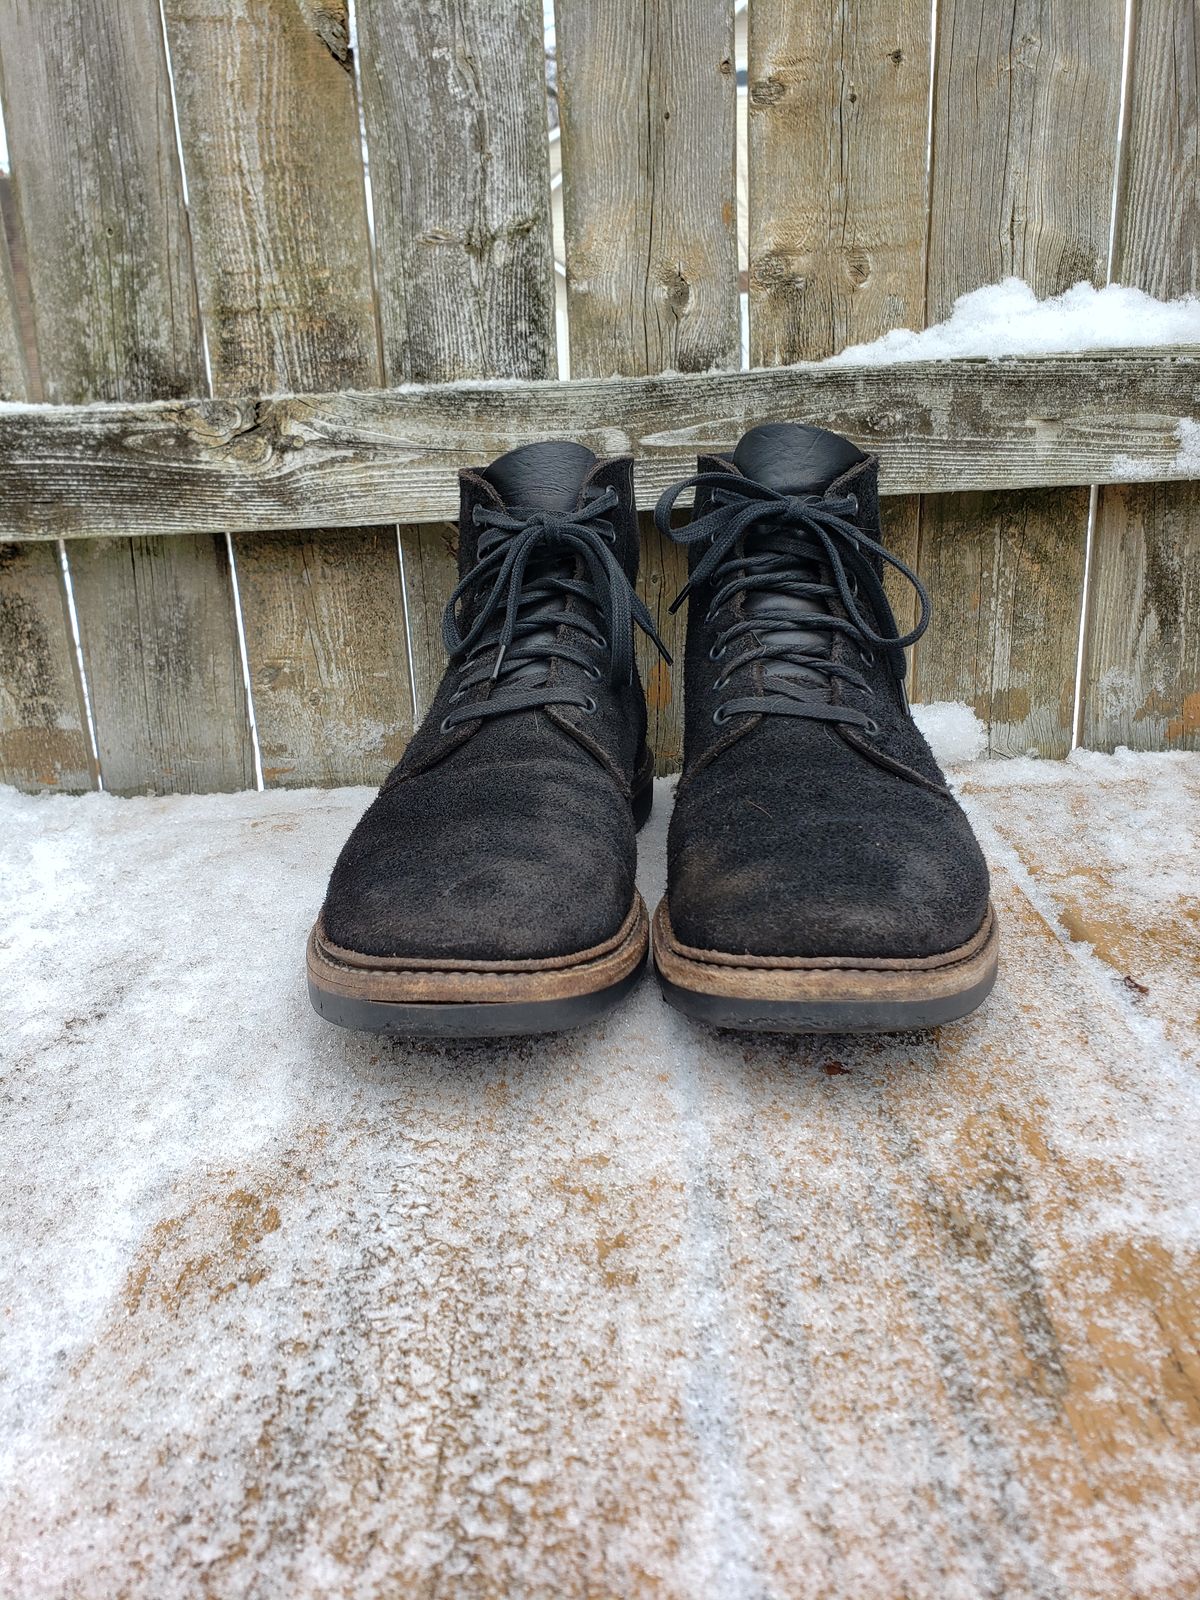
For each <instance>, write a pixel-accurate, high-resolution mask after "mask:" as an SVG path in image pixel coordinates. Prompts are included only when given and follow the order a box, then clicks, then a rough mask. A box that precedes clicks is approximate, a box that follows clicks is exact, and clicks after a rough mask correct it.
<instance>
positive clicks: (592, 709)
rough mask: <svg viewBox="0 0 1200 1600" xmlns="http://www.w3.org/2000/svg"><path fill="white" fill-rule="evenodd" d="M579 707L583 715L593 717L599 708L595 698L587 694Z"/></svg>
mask: <svg viewBox="0 0 1200 1600" xmlns="http://www.w3.org/2000/svg"><path fill="white" fill-rule="evenodd" d="M579 709H580V710H581V711H582V712H583V714H584V716H585V717H594V716H595V714H596V712H597V710H598V709H599V708H598V707H597V705H596V702H595V700H593V698H592V696H591V695H590V694H589V695H588V696H587V698H586V699H585V700H584V702H583V704H582V705H581V706H580V708H579Z"/></svg>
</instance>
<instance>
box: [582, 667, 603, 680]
mask: <svg viewBox="0 0 1200 1600" xmlns="http://www.w3.org/2000/svg"><path fill="white" fill-rule="evenodd" d="M583 675H584V677H585V678H590V679H591V681H592V682H593V683H599V682H600V668H599V667H597V666H595V665H594V664H592V663H590V662H589V664H588V665H587V666H585V667H584V669H583Z"/></svg>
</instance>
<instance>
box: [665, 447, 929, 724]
mask: <svg viewBox="0 0 1200 1600" xmlns="http://www.w3.org/2000/svg"><path fill="white" fill-rule="evenodd" d="M693 485H695V486H696V487H697V488H703V489H707V490H709V492H710V501H709V504H708V506H707V507H706V509H705V510H704V511H703V512H702V514H701V515H700V516H699V517H697V518H695V519H694V520H693V521H692V522H690V523H688V524H687V525H686V526H684V527H682V528H672V527H671V526H670V515H671V508H672V507H673V505H674V504H675V501H676V500H677V499H678V497H679V495H680V494H681V493H682V492H683V491H684V489H687V488H689V487H691V486H693ZM857 511H858V502H857V500H856V499H855V498H854V496H853V495H840V496H839V495H818V494H802V495H787V494H780V493H778V491H776V490H774V489H768V488H767V487H766V486H765V485H764V484H760V483H755V482H754V481H753V480H752V479H748V478H742V477H740V476H738V475H737V474H736V473H726V472H702V473H699V474H697V475H696V476H695V477H692V478H685V479H684V480H683V481H682V482H681V483H676V484H673V485H672V486H671V488H670V489H668V490H667V492H666V493H665V494H664V495H663V496H662V498H661V499H660V500H659V502H658V506H657V508H656V509H655V513H654V520H655V523H656V525H657V526H658V529H659V531H660V532H661V533H663V534H666V535H667V536H668V537H669V538H672V539H674V540H675V541H676V542H677V543H678V544H683V545H694V544H703V543H706V542H707V543H708V545H709V548H708V549H707V550H706V551H705V552H704V554H703V555H702V556H701V557H700V559H699V561H697V563H696V565H695V567H694V568H693V569H692V572H691V575H690V577H689V578H688V581H687V583H686V584H684V586H683V588H682V589H681V590H680V592H679V594H678V595H677V596H676V599H675V602H674V605H673V606H672V607H671V609H672V610H675V609H676V607H678V606H680V605H682V604H683V602H684V600H685V599H686V598H687V596H688V595H689V593H691V591H692V590H693V589H698V588H699V587H700V586H701V585H703V584H705V583H711V584H712V586H713V593H712V597H711V600H710V603H709V609H708V615H707V617H706V621H709V622H713V623H715V622H716V621H717V618H718V616H719V613H720V612H721V611H722V610H724V609H725V608H726V607H731V606H732V605H733V602H734V601H735V600H737V599H738V598H739V597H740V596H745V595H758V596H761V597H762V598H761V600H760V601H759V602H758V603H757V604H756V606H755V609H754V611H753V613H752V614H749V615H747V614H746V613H745V611H744V608H743V613H742V615H741V616H740V617H738V616H736V614H735V613H733V612H732V611H731V616H732V617H733V620H731V621H730V623H729V625H728V626H727V627H725V628H723V629H722V630H721V631H720V632H719V633H718V635H717V637H716V639H715V640H714V642H713V645H712V647H711V649H710V651H709V654H710V657H711V659H712V660H714V661H727V665H726V666H725V667H724V668H723V670H722V672H721V674H720V676H719V677H718V679H717V681H716V685H715V687H716V688H717V689H718V690H721V689H724V688H726V687H728V686H729V684H730V681H731V679H732V678H733V676H734V674H735V673H738V672H740V671H741V670H742V669H743V668H744V667H749V666H752V665H754V664H755V663H756V662H761V663H763V670H762V672H761V675H760V677H759V690H760V692H758V693H743V694H736V695H734V696H733V697H732V698H729V699H726V700H724V701H722V702H721V703H720V705H719V706H718V707H717V710H716V711H715V712H714V714H713V721H714V722H716V723H718V724H721V723H724V722H727V721H728V720H729V718H730V717H734V716H738V715H741V714H745V713H753V714H759V715H762V714H766V715H774V716H785V717H807V718H809V719H811V720H813V721H817V722H836V723H842V724H846V725H848V726H852V727H859V728H862V729H863V730H864V731H865V732H867V733H868V734H872V733H877V732H878V731H879V727H878V724H877V723H876V722H875V720H874V718H872V717H870V716H868V715H867V713H866V712H864V711H859V710H857V709H855V708H854V707H852V706H846V705H832V704H830V700H829V695H830V693H831V691H832V689H833V686H834V684H835V683H836V682H838V681H839V680H840V681H841V682H843V683H846V684H849V685H851V686H852V687H854V688H857V689H861V690H863V691H864V692H866V693H867V694H870V693H872V689H871V686H870V684H869V683H868V682H867V680H866V678H865V677H864V676H863V675H862V673H860V672H857V671H856V670H855V669H854V668H853V667H851V666H848V665H846V664H845V663H843V662H839V661H834V660H832V659H831V652H832V647H833V637H834V635H835V634H839V633H840V634H843V635H845V636H846V637H848V638H850V639H852V640H854V641H855V643H856V644H857V646H858V652H859V657H860V659H861V661H862V663H863V665H867V666H869V665H870V664H871V663H872V662H873V661H874V659H875V656H874V652H875V650H876V649H879V650H880V651H882V652H883V654H884V656H885V658H886V659H887V661H888V664H889V666H890V667H891V670H892V671H893V673H894V674H895V675H896V677H897V679H900V678H903V676H904V647H905V645H909V644H914V643H915V642H916V640H918V639H919V638H920V637H921V635H922V634H923V633H924V632H925V629H926V628H927V627H928V625H929V609H930V608H929V596H928V594H927V593H926V591H925V587H924V585H923V584H922V582H921V580H920V579H919V578H918V577H917V575H916V573H915V572H913V571H912V569H911V568H910V567H908V566H906V564H905V563H904V562H903V561H901V560H900V558H899V557H898V556H896V555H893V554H892V552H891V551H890V550H887V549H886V548H885V547H884V546H883V545H882V544H880V543H878V542H877V541H876V540H874V539H872V538H870V536H869V535H867V534H865V533H864V532H863V531H862V529H861V528H859V527H858V526H857V524H856V523H855V522H854V521H853V520H852V519H853V517H854V516H855V514H856V513H857ZM872 558H874V559H876V560H879V561H882V562H886V563H887V564H888V565H889V566H891V567H894V568H895V569H896V571H897V572H900V573H903V575H904V577H906V578H907V579H908V581H909V582H910V583H911V584H912V586H913V588H914V589H915V590H916V592H917V597H918V599H919V601H920V607H921V614H920V618H919V620H918V622H917V625H916V627H915V628H913V629H912V631H911V632H910V633H906V634H900V633H899V632H898V631H897V626H896V619H895V617H894V616H893V614H892V608H891V606H890V605H889V604H888V599H887V596H886V594H885V593H884V589H883V584H882V583H881V582H880V580H879V578H878V577H877V576H876V573H875V569H874V566H873V565H872ZM860 594H861V595H862V597H863V598H864V600H865V601H866V605H867V609H864V607H863V606H862V605H860V604H859V596H860ZM775 596H781V597H782V596H786V597H789V598H792V599H800V600H805V601H809V602H813V603H814V609H813V610H811V611H808V610H806V611H805V612H804V614H803V615H800V616H797V615H796V613H795V612H794V611H785V610H784V609H783V608H776V609H774V610H773V609H772V607H771V599H772V598H773V597H775ZM838 604H840V607H841V611H842V613H844V615H839V614H838V612H837V611H836V610H835V609H834V607H835V605H838ZM877 625H878V626H877ZM814 633H817V634H827V635H828V636H829V643H828V646H827V647H826V648H825V649H822V647H821V644H820V643H819V642H818V643H816V644H814V642H813V640H812V635H813V634H814ZM806 635H807V636H808V637H807V638H806V637H805V636H806ZM764 636H767V637H765V638H764ZM739 640H742V641H744V644H743V647H742V648H740V649H736V650H735V646H737V643H738V641H739ZM731 651H734V653H733V654H732V655H731V654H730V652H731ZM785 664H786V665H787V666H789V667H791V668H793V669H794V668H805V669H807V674H806V677H801V678H799V679H798V678H797V677H796V676H795V675H794V673H789V674H787V675H781V674H780V673H779V672H778V671H774V672H772V671H771V670H770V669H771V667H772V666H776V667H778V666H781V665H785ZM808 674H815V675H816V677H815V680H814V678H813V677H811V676H808ZM821 680H824V685H822V681H821Z"/></svg>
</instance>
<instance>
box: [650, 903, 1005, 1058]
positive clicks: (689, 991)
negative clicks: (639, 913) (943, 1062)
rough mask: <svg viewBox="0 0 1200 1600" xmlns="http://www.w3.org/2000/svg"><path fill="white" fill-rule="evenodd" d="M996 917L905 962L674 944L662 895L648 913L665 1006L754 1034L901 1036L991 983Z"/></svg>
mask: <svg viewBox="0 0 1200 1600" xmlns="http://www.w3.org/2000/svg"><path fill="white" fill-rule="evenodd" d="M999 953H1000V935H999V928H998V926H997V922H996V916H995V913H994V912H993V911H992V909H991V908H990V907H989V909H988V915H987V917H986V919H985V921H984V923H983V925H982V926H981V928H980V929H979V931H978V933H976V935H975V936H974V938H972V939H970V940H968V942H967V943H966V944H965V945H963V946H961V947H960V948H959V949H958V950H951V951H947V952H946V954H945V955H942V956H932V957H925V958H923V959H919V960H914V961H905V960H902V959H897V960H892V961H886V960H879V961H870V962H861V963H859V964H858V965H854V964H853V963H852V962H851V961H849V960H847V959H845V958H841V957H830V958H826V959H824V960H822V959H819V958H817V959H812V960H805V959H801V958H796V959H787V958H779V957H777V958H771V959H769V960H766V961H763V962H762V963H759V964H756V963H755V961H754V958H753V957H749V956H739V955H733V954H731V953H728V952H723V951H712V950H693V949H690V948H689V947H687V946H684V945H680V944H679V943H678V942H677V941H676V940H675V937H674V934H673V932H672V929H671V922H670V916H669V914H668V911H667V904H666V901H665V900H664V901H662V903H661V904H660V905H659V907H658V910H657V911H656V912H655V915H654V964H655V972H656V975H657V977H658V982H659V986H660V988H661V989H662V993H663V998H664V999H665V1000H666V1001H667V1003H668V1005H671V1006H673V1007H674V1008H675V1009H676V1010H677V1011H681V1012H683V1014H684V1015H685V1016H688V1017H691V1018H693V1019H694V1020H695V1021H697V1022H703V1023H707V1024H708V1025H709V1026H710V1027H715V1028H739V1029H746V1030H753V1031H756V1032H763V1033H909V1032H912V1031H914V1030H917V1029H921V1028H934V1027H938V1026H939V1025H940V1024H942V1023H945V1022H957V1021H959V1020H960V1019H961V1018H963V1017H965V1016H968V1015H970V1013H971V1012H972V1011H974V1010H975V1009H976V1008H977V1007H978V1006H980V1005H982V1003H983V1001H984V1000H986V999H987V997H988V995H989V993H990V992H991V989H992V986H993V985H994V984H995V981H996V973H997V970H998V966H999Z"/></svg>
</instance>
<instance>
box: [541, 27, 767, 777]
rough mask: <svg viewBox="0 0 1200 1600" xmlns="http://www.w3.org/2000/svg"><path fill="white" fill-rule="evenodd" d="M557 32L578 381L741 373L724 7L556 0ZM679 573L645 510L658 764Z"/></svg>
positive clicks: (676, 553)
mask: <svg viewBox="0 0 1200 1600" xmlns="http://www.w3.org/2000/svg"><path fill="white" fill-rule="evenodd" d="M555 26H556V39H557V45H558V97H559V113H560V121H561V129H562V159H563V220H564V227H565V231H566V250H567V303H568V310H569V315H570V341H571V373H572V376H573V377H607V376H610V375H611V374H614V373H624V374H629V375H634V374H643V373H650V372H657V371H661V370H662V369H664V368H667V369H670V370H672V371H675V372H705V371H707V370H708V369H710V368H714V367H719V368H735V369H736V368H738V367H740V365H741V332H740V318H739V312H738V272H737V239H736V229H737V220H736V212H737V195H736V178H735V165H734V156H735V148H734V121H735V116H736V103H737V81H736V72H735V67H734V38H733V5H732V3H731V0H680V3H677V4H673V5H670V6H647V5H644V4H643V3H642V0H612V3H609V4H606V5H603V6H598V5H595V4H594V3H592V0H560V3H559V4H558V5H557V6H556V8H555ZM614 421H616V422H617V423H618V426H619V419H614ZM613 431H614V435H615V434H616V431H617V430H616V428H614V430H613ZM615 448H617V446H616V445H612V446H610V447H609V449H610V453H611V451H612V450H613V449H615ZM683 471H686V472H694V471H695V461H694V458H693V459H692V460H691V461H689V462H688V463H687V464H686V465H685V466H684V468H683ZM686 574H687V560H686V557H685V556H684V555H683V552H682V551H681V550H680V549H679V547H678V546H677V545H675V544H673V543H672V542H671V541H670V540H664V539H662V538H661V537H660V535H659V534H658V533H657V532H656V530H655V529H654V527H653V525H652V523H651V522H650V520H649V518H643V519H642V561H641V572H640V574H639V579H638V588H639V590H640V592H641V595H642V598H643V599H644V600H645V601H646V603H647V605H648V606H649V608H650V612H651V614H652V615H653V617H654V619H655V623H656V625H657V627H658V630H659V633H660V634H661V636H662V638H663V639H664V641H665V642H666V644H667V647H668V649H669V650H670V652H671V654H672V656H673V657H674V659H675V666H674V668H673V669H668V668H667V666H666V664H665V663H664V662H663V661H661V659H660V658H659V655H658V652H657V651H656V650H655V649H654V647H653V646H652V645H650V644H649V643H648V641H647V640H645V639H644V638H642V636H641V635H639V636H638V641H637V653H638V666H639V670H640V671H641V673H642V675H643V677H644V679H645V682H646V693H647V702H648V708H649V713H650V726H649V735H648V737H649V739H650V742H651V745H652V746H653V748H654V751H655V755H656V759H657V766H658V770H659V771H660V772H672V771H675V770H677V769H678V767H679V766H680V765H681V764H682V758H683V717H682V711H681V702H682V687H683V679H682V671H683V654H684V630H685V627H686V615H685V612H684V611H682V610H681V611H680V612H678V613H677V614H676V615H675V616H674V617H672V616H671V615H670V614H669V611H668V607H669V605H670V602H671V601H672V599H673V598H674V596H675V594H676V592H677V591H678V590H679V588H680V587H681V586H682V584H683V581H684V578H685V577H686Z"/></svg>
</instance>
